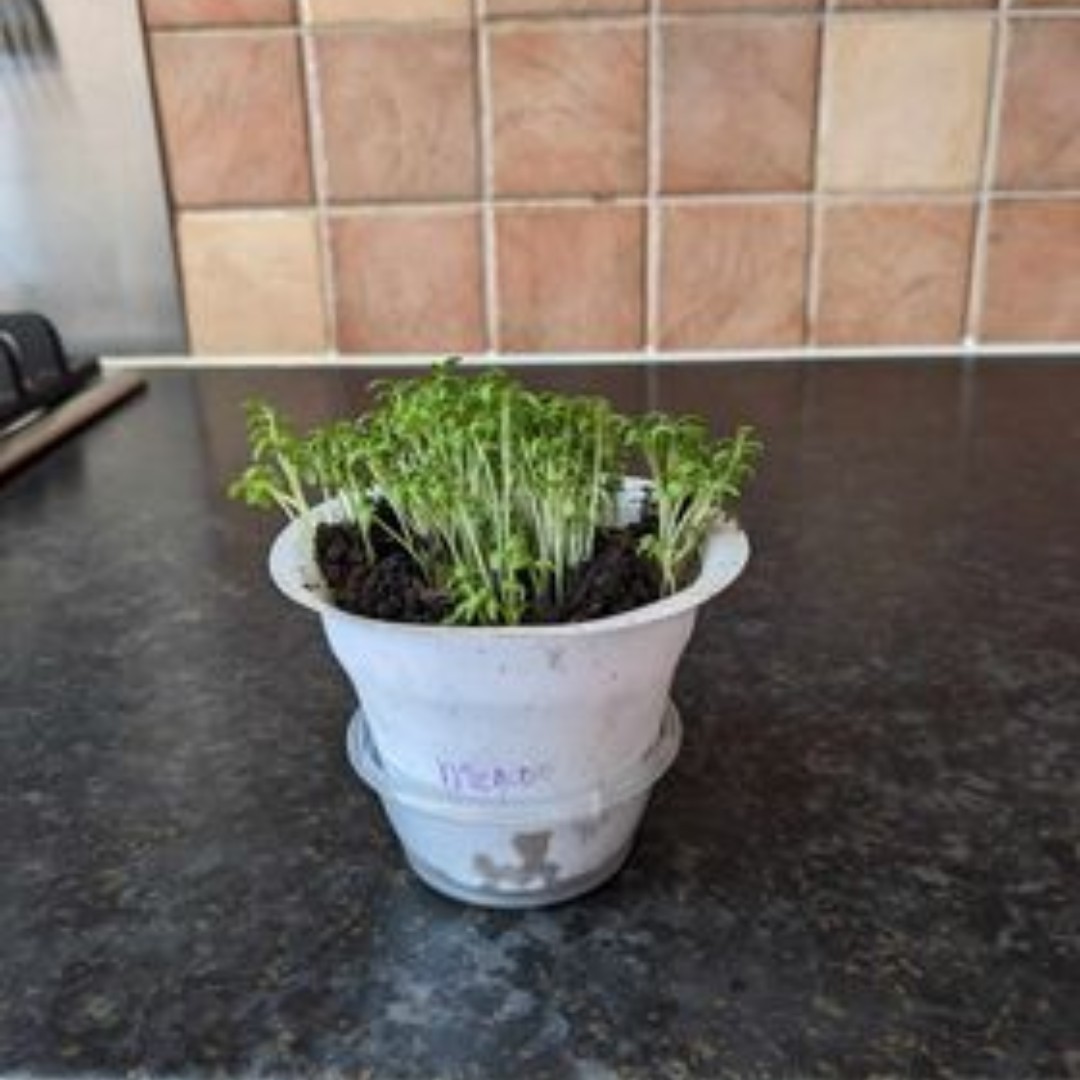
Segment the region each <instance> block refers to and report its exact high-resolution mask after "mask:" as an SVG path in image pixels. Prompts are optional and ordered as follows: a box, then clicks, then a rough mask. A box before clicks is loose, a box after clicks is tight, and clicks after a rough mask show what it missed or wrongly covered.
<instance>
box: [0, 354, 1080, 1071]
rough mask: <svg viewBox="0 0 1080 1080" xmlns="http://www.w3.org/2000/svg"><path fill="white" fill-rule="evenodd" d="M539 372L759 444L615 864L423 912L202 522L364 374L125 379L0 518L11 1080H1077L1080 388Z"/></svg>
mask: <svg viewBox="0 0 1080 1080" xmlns="http://www.w3.org/2000/svg"><path fill="white" fill-rule="evenodd" d="M530 377H531V378H534V379H536V380H538V381H541V382H544V383H548V384H557V385H560V386H580V387H583V388H587V389H590V390H597V389H608V390H609V391H610V392H611V393H612V395H613V396H614V397H615V398H616V400H617V401H618V403H619V404H620V405H622V406H623V407H626V408H632V409H639V408H645V407H649V406H654V405H655V406H660V407H664V408H679V409H685V408H693V409H696V410H697V411H708V412H710V413H711V414H712V415H713V416H715V417H719V418H721V419H722V421H723V422H724V423H725V424H726V423H729V422H731V421H732V420H734V419H747V420H751V421H753V422H755V423H756V424H758V425H759V427H760V428H761V429H762V431H763V433H764V435H765V438H766V440H767V442H768V447H769V450H768V458H767V462H766V464H765V466H764V467H763V470H762V473H761V476H760V479H759V481H758V483H757V485H756V487H755V488H754V490H753V492H752V493H751V495H750V496H749V498H748V499H747V501H746V503H745V506H744V510H743V514H742V517H743V522H744V524H745V526H746V527H747V530H748V531H749V533H750V536H751V540H752V543H753V544H754V548H755V554H754V557H753V560H752V562H751V566H750V569H749V571H748V573H747V574H746V576H745V577H744V578H743V579H742V580H741V582H740V583H739V584H738V585H737V586H736V587H735V588H734V589H733V590H732V591H730V592H729V593H727V594H725V595H724V596H723V597H722V598H721V599H720V600H718V601H717V602H715V603H713V604H712V605H711V606H710V607H709V608H708V609H707V610H706V612H705V613H704V616H703V618H702V620H701V623H700V626H699V629H698V632H697V635H696V637H695V639H694V641H693V643H692V645H691V648H690V650H689V652H688V655H687V656H686V658H685V660H684V663H683V666H682V668H681V670H680V674H679V677H678V679H677V683H676V688H675V697H676V701H677V703H678V704H679V706H680V707H681V710H682V714H683V718H684V721H685V723H686V729H687V730H686V742H685V746H684V749H683V751H682V754H681V756H680V758H679V760H678V761H677V762H676V765H675V767H674V768H673V770H672V772H671V773H670V774H669V775H668V777H667V778H666V779H665V780H664V781H663V782H662V784H661V785H660V787H659V788H658V790H657V793H656V795H655V798H654V800H653V803H652V805H651V807H650V810H649V812H648V814H647V816H646V819H645V824H644V827H643V829H642V832H641V835H640V840H639V843H638V845H637V848H636V851H635V852H634V854H633V856H632V858H631V861H630V863H629V864H628V866H627V867H626V869H625V870H624V871H623V872H622V873H621V874H620V875H619V876H618V878H616V879H615V880H614V881H613V882H611V883H610V884H609V885H608V886H606V887H605V888H603V889H601V890H600V891H598V892H596V893H594V894H593V895H591V896H589V897H587V898H584V899H581V900H578V901H575V902H573V903H571V904H569V905H566V906H563V907H559V908H553V909H549V910H542V911H534V912H528V913H505V912H504V913H499V912H489V911H482V910H476V909H470V908H467V907H463V906H460V905H458V904H455V903H453V902H451V901H448V900H445V899H442V898H441V897H439V896H437V895H435V894H433V893H431V892H430V891H428V889H427V888H425V886H424V885H422V884H421V883H420V882H418V881H417V880H416V879H415V878H414V877H413V876H412V874H411V873H410V872H409V871H408V870H407V869H406V868H405V866H404V864H403V861H402V858H401V855H400V853H399V851H398V850H397V848H396V845H395V842H394V840H393V839H392V837H391V834H390V832H389V829H388V827H387V825H386V824H385V822H384V820H383V819H382V816H381V811H380V810H379V808H378V806H377V804H376V803H375V801H374V800H373V798H372V797H371V796H370V795H369V794H368V793H367V791H366V790H365V789H364V788H363V787H362V786H361V784H360V782H359V781H358V780H357V779H356V778H355V777H354V776H353V775H352V774H351V772H350V770H349V767H348V765H347V763H346V760H345V755H344V751H343V736H344V730H345V722H346V719H347V717H348V714H349V712H350V708H351V700H350V693H349V690H348V688H347V686H346V684H345V682H344V680H343V677H342V676H341V675H340V674H339V672H338V670H337V669H336V667H335V666H334V664H333V662H332V661H331V659H330V657H329V654H328V652H327V650H326V649H325V647H324V645H323V642H322V640H321V635H320V631H319V627H318V624H317V622H316V621H315V620H314V619H313V618H311V617H310V616H309V615H308V614H306V613H304V612H302V611H300V610H298V609H296V608H294V607H293V606H292V605H291V604H289V603H287V602H286V601H285V600H284V599H282V598H281V597H279V596H278V595H277V594H276V593H275V592H274V591H273V589H272V587H271V585H270V583H269V581H268V578H267V576H266V572H265V564H264V560H265V549H266V545H267V542H268V540H269V538H270V536H271V535H272V533H273V532H274V531H275V529H276V523H275V522H273V521H271V520H269V519H265V520H264V519H263V518H260V517H258V516H255V515H252V514H251V513H250V512H249V511H247V510H245V509H243V508H241V507H238V506H235V505H232V504H229V503H228V502H227V501H226V500H225V499H224V497H223V495H222V488H223V485H224V483H225V481H226V478H227V477H228V476H229V475H231V473H232V472H233V471H234V470H235V469H236V468H237V467H238V466H239V465H240V463H241V460H242V457H243V453H244V451H243V443H242V432H241V424H240V418H239V414H238V409H237V403H238V402H239V401H240V400H241V399H242V398H243V397H245V396H248V395H250V394H251V393H253V392H262V393H270V394H272V395H274V396H275V397H276V398H278V399H279V400H287V401H289V402H290V403H291V406H292V408H293V409H294V411H295V412H296V413H297V414H298V415H299V416H300V417H301V418H303V419H305V420H308V419H314V418H316V417H321V416H325V415H327V414H328V413H329V412H331V411H333V410H335V409H340V408H343V407H349V406H355V405H357V404H358V399H359V397H360V395H361V391H360V387H361V386H362V385H363V384H364V382H365V381H366V378H367V376H365V375H363V374H359V373H356V372H352V373H343V372H335V371H325V372H320V373H315V372H289V373H275V374H267V373H263V374H255V373H217V374H213V375H200V376H198V377H192V376H190V375H161V376H156V377H154V379H153V380H152V383H151V390H150V393H149V394H148V395H147V396H146V397H144V398H142V399H141V400H139V401H137V402H135V403H133V404H132V405H130V406H128V407H126V408H124V409H123V410H121V411H119V412H117V413H116V414H114V415H113V416H111V417H109V418H107V419H106V420H104V421H102V422H101V423H99V424H97V425H96V426H94V427H93V428H91V429H89V430H88V431H87V432H86V433H85V434H83V435H82V436H80V437H79V438H77V439H76V440H75V441H73V442H70V443H68V444H66V445H65V446H63V447H62V448H60V449H58V450H56V451H54V452H53V453H52V454H51V455H50V456H49V457H48V458H47V459H45V460H44V461H42V462H40V463H39V464H38V465H36V466H34V467H33V468H31V469H30V470H28V471H26V472H24V473H23V474H21V475H20V476H18V477H17V478H15V479H14V480H13V481H11V482H10V483H9V484H8V485H7V486H6V487H4V488H3V489H2V490H0V603H2V612H3V616H2V633H3V651H2V656H0V694H2V699H0V703H2V717H0V849H2V853H3V857H2V863H0V870H2V875H0V1073H3V1074H11V1073H21V1074H25V1075H47V1076H75V1075H87V1074H93V1075H95V1076H106V1075H108V1076H115V1075H120V1074H124V1073H127V1072H130V1071H132V1070H136V1071H139V1072H140V1073H145V1074H148V1075H154V1076H157V1075H173V1076H176V1075H183V1076H192V1075H206V1074H215V1075H235V1074H239V1073H243V1074H246V1075H267V1076H281V1077H285V1076H308V1075H315V1074H326V1073H330V1074H331V1075H340V1076H346V1075H348V1076H355V1075H368V1074H369V1073H370V1074H371V1075H374V1076H376V1077H391V1078H392V1077H425V1078H429V1077H497V1078H507V1077H573V1078H581V1080H609V1078H612V1077H640V1078H646V1077H648V1078H652V1077H688V1076H689V1077H697V1076H700V1077H720V1076H753V1077H760V1076H833V1075H835V1076H854V1075H859V1076H868V1075H871V1074H873V1075H902V1076H971V1077H974V1076H999V1077H1019V1076H1028V1075H1036V1074H1039V1075H1052V1076H1071V1077H1076V1076H1080V408H1078V406H1080V365H1072V366H1070V365H1068V364H1058V365H1054V364H1043V363H1036V362H1025V363H1015V364H1010V363H995V364H986V365H984V366H981V367H976V368H963V367H961V366H957V365H951V364H905V365H900V364H897V365H864V364H860V365H839V364H837V365H827V364H821V365H816V366H808V365H801V366H800V365H759V366H730V365H729V366H712V365H698V366H683V367H669V368H663V369H660V370H655V369H649V368H629V367H628V368H621V367H620V368H609V369H604V370H602V371H592V372H584V371H572V370H567V369H561V370H557V371H556V370H538V371H534V372H533V373H532V374H531V376H530Z"/></svg>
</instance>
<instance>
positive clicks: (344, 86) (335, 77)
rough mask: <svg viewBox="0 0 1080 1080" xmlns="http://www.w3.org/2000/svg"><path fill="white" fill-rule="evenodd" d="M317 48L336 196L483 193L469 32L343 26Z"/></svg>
mask: <svg viewBox="0 0 1080 1080" xmlns="http://www.w3.org/2000/svg"><path fill="white" fill-rule="evenodd" d="M317 48H318V63H319V73H320V87H321V94H322V106H323V123H324V126H325V132H326V156H327V170H328V176H329V188H330V196H331V198H332V199H334V200H335V201H338V202H347V201H350V200H364V199H375V200H408V199H441V198H451V197H469V196H475V195H476V194H477V192H478V176H477V147H476V130H477V128H476V93H475V78H474V74H475V73H474V70H473V68H474V65H473V42H472V35H471V34H470V33H469V32H468V31H467V30H464V29H426V30H422V31H421V30H402V31H400V32H394V31H384V32H372V33H364V32H355V31H343V32H335V33H330V34H326V35H320V37H319V38H318V42H317Z"/></svg>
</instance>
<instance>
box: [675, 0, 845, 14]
mask: <svg viewBox="0 0 1080 1080" xmlns="http://www.w3.org/2000/svg"><path fill="white" fill-rule="evenodd" d="M661 4H662V9H663V10H664V11H672V12H683V11H685V12H710V11H715V12H727V11H758V12H763V11H784V10H789V9H801V10H814V9H816V8H820V7H824V0H661Z"/></svg>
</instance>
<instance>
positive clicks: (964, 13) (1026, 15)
mask: <svg viewBox="0 0 1080 1080" xmlns="http://www.w3.org/2000/svg"><path fill="white" fill-rule="evenodd" d="M650 3H651V0H650ZM996 10H997V8H996V7H994V6H992V7H965V8H951V7H947V6H945V7H943V6H940V5H936V4H935V5H927V6H924V7H904V8H858V7H843V8H841V7H839V5H833V6H832V10H829V7H828V5H827V6H826V8H825V9H821V8H819V9H813V8H784V7H771V8H755V7H750V6H747V7H742V8H720V7H718V8H716V9H715V10H712V11H705V10H703V11H661V12H659V13H658V14H657V16H656V19H657V22H658V23H659V25H661V26H664V25H677V24H680V23H696V22H702V21H711V22H729V23H730V22H736V21H757V22H768V21H782V22H783V21H792V20H804V21H810V22H825V21H826V19H830V18H832V17H836V18H839V19H841V20H847V19H858V20H871V21H872V20H888V19H893V18H897V17H899V18H902V19H906V18H926V17H930V18H961V19H976V20H977V19H986V18H993V17H994V15H995V14H996ZM1008 14H1009V18H1011V19H1016V20H1023V19H1031V20H1039V19H1076V18H1080V4H1074V5H1070V6H1064V7H1011V6H1010V7H1009V11H1008ZM484 22H485V23H486V24H487V26H488V27H489V29H490V30H491V31H493V32H495V33H502V32H504V31H510V30H520V29H528V28H531V27H544V26H552V25H554V26H556V27H558V26H580V27H589V28H595V29H598V30H603V29H608V28H610V27H612V26H623V27H627V28H637V27H647V26H648V24H649V22H650V15H649V14H648V13H647V12H646V13H642V14H634V13H616V12H597V11H591V12H590V11H582V12H576V13H575V12H566V11H563V12H551V13H544V12H537V13H535V14H531V15H487V14H485V15H484ZM467 26H468V20H467V19H464V18H460V17H446V18H439V17H437V16H432V17H430V18H425V19H416V20H410V21H404V20H400V19H357V20H353V21H345V20H337V21H333V22H329V21H328V22H314V21H313V20H311V19H308V20H307V21H306V23H304V24H300V23H243V24H238V25H233V26H229V25H223V24H215V23H206V24H203V25H201V26H160V27H156V26H150V27H148V28H147V33H148V35H150V36H158V37H250V36H252V35H257V36H261V35H267V36H273V37H285V36H289V35H292V34H296V33H301V34H303V33H309V34H352V33H364V34H400V33H406V34H408V33H424V32H426V31H429V30H433V29H446V28H452V27H467Z"/></svg>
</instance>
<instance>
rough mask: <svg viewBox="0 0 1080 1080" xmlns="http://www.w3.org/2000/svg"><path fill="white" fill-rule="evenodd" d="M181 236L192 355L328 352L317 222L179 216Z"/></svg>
mask: <svg viewBox="0 0 1080 1080" xmlns="http://www.w3.org/2000/svg"><path fill="white" fill-rule="evenodd" d="M177 235H178V240H179V252H180V263H181V269H182V271H183V278H184V294H185V298H186V301H187V315H188V330H189V333H190V336H191V347H192V349H193V351H194V352H197V353H255V352H267V353H304V352H319V351H321V350H323V349H325V348H326V347H327V334H326V319H325V317H324V312H323V299H322V297H323V283H322V280H321V274H320V269H319V244H318V235H317V230H316V225H315V218H314V215H313V214H310V213H303V212H298V213H255V214H245V215H231V214H230V215H223V214H201V213H193V214H181V215H180V220H179V227H178V229H177Z"/></svg>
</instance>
